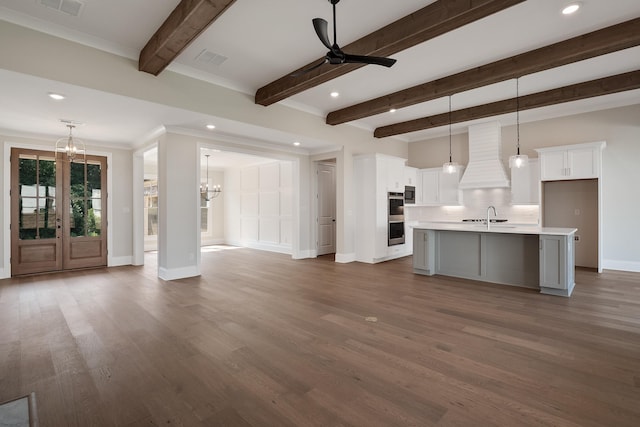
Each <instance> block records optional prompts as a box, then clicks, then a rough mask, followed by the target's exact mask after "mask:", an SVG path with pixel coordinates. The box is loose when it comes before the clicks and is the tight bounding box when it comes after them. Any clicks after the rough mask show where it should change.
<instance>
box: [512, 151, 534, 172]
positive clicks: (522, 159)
mask: <svg viewBox="0 0 640 427" xmlns="http://www.w3.org/2000/svg"><path fill="white" fill-rule="evenodd" d="M528 164H529V156H527V155H526V154H516V155H513V156H511V157H509V167H510V168H512V169H513V168H523V167H525V166H527V165H528Z"/></svg>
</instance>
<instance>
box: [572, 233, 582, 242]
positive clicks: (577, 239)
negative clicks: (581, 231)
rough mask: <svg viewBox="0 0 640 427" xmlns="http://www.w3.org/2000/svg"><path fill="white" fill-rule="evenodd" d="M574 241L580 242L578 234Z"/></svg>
mask: <svg viewBox="0 0 640 427" xmlns="http://www.w3.org/2000/svg"><path fill="white" fill-rule="evenodd" d="M573 240H575V241H576V242H579V241H580V236H578V235H577V234H576V235H575V236H574V237H573Z"/></svg>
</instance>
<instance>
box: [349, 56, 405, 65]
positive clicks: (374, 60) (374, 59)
mask: <svg viewBox="0 0 640 427" xmlns="http://www.w3.org/2000/svg"><path fill="white" fill-rule="evenodd" d="M344 62H346V63H352V64H353V63H355V64H373V65H382V66H383V67H391V66H392V65H393V64H395V63H396V60H395V59H391V58H383V57H380V56H363V55H349V54H345V55H344Z"/></svg>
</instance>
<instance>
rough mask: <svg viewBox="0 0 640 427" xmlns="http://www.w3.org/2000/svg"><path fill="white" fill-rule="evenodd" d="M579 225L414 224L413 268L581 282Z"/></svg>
mask: <svg viewBox="0 0 640 427" xmlns="http://www.w3.org/2000/svg"><path fill="white" fill-rule="evenodd" d="M576 231H577V230H576V229H575V228H552V227H537V226H514V225H504V224H490V226H489V227H487V225H486V224H463V223H438V222H425V223H419V224H417V225H414V226H413V271H414V273H417V274H423V275H427V276H432V275H434V274H441V275H444V276H453V277H460V278H465V279H473V280H481V281H485V282H493V283H500V284H505V285H514V286H523V287H528V288H533V289H539V290H540V292H541V293H544V294H550V295H558V296H565V297H568V296H570V295H571V292H572V291H573V288H574V286H575V279H574V270H575V253H574V241H573V239H574V234H575V232H576Z"/></svg>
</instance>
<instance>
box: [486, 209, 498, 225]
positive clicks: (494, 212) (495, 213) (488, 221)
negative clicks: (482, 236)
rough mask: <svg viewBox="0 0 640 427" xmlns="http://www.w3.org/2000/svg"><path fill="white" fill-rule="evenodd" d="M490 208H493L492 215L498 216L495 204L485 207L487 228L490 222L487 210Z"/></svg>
mask: <svg viewBox="0 0 640 427" xmlns="http://www.w3.org/2000/svg"><path fill="white" fill-rule="evenodd" d="M491 209H493V216H498V213H497V212H496V208H495V206H489V207H488V208H487V230H488V229H489V224H491V221H490V220H489V211H490V210H491Z"/></svg>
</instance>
